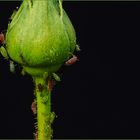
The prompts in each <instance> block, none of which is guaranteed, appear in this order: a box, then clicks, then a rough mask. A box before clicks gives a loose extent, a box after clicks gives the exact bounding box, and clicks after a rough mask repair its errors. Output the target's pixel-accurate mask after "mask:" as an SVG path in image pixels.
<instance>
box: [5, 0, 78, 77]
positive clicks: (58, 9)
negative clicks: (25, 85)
mask: <svg viewBox="0 0 140 140" xmlns="http://www.w3.org/2000/svg"><path fill="white" fill-rule="evenodd" d="M12 18H13V19H12V22H11V23H10V24H9V26H8V30H7V34H6V50H7V52H8V55H9V56H10V58H11V59H12V60H14V61H16V62H17V63H19V64H21V65H22V66H23V68H24V70H25V71H26V72H27V73H29V74H31V75H42V74H43V73H44V72H45V71H48V72H49V71H50V72H55V71H57V70H58V69H59V68H60V66H61V65H62V64H63V63H64V62H65V61H66V60H68V59H69V57H70V56H71V54H72V53H73V52H74V50H75V47H76V36H75V31H74V28H73V26H72V24H71V21H70V20H69V18H68V16H67V14H66V13H65V11H64V10H63V9H62V3H61V1H60V0H59V1H58V0H24V1H23V3H22V5H21V7H20V8H19V10H18V11H17V13H16V14H14V16H12Z"/></svg>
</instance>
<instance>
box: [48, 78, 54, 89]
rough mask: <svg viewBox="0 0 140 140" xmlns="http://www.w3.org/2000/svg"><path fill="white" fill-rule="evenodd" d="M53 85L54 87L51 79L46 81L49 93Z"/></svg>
mask: <svg viewBox="0 0 140 140" xmlns="http://www.w3.org/2000/svg"><path fill="white" fill-rule="evenodd" d="M54 85H55V81H54V80H53V79H49V80H48V89H49V91H52V89H53V87H54Z"/></svg>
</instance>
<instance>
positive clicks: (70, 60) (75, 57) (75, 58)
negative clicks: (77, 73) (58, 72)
mask: <svg viewBox="0 0 140 140" xmlns="http://www.w3.org/2000/svg"><path fill="white" fill-rule="evenodd" d="M77 61H78V58H77V56H75V55H73V57H72V58H70V59H69V60H68V61H66V62H65V65H67V66H69V65H72V64H74V63H75V62H77Z"/></svg>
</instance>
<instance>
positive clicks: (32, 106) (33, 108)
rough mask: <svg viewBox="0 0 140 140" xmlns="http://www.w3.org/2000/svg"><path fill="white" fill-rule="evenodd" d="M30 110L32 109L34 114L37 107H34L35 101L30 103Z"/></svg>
mask: <svg viewBox="0 0 140 140" xmlns="http://www.w3.org/2000/svg"><path fill="white" fill-rule="evenodd" d="M31 110H32V111H33V114H36V110H37V107H36V102H35V101H33V102H32V104H31Z"/></svg>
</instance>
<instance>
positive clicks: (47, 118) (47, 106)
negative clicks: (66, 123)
mask: <svg viewBox="0 0 140 140" xmlns="http://www.w3.org/2000/svg"><path fill="white" fill-rule="evenodd" d="M33 79H34V82H35V96H36V105H37V126H38V130H37V140H50V139H51V137H52V129H51V123H52V122H53V119H54V117H53V113H52V112H51V91H50V90H49V89H48V85H47V83H48V80H44V78H43V77H40V76H36V77H33Z"/></svg>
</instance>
